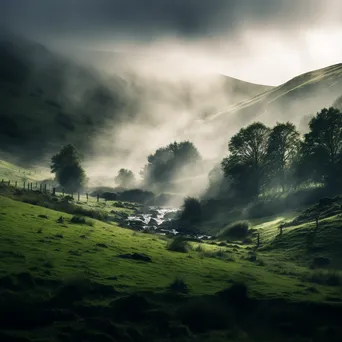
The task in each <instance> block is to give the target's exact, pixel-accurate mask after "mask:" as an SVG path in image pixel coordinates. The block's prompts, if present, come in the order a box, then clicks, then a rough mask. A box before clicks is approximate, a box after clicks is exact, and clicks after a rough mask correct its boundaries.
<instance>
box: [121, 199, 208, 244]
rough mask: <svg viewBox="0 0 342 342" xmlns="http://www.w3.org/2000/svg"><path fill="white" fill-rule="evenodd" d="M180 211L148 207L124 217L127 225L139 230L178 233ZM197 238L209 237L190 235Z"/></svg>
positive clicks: (163, 233) (162, 233) (164, 233)
mask: <svg viewBox="0 0 342 342" xmlns="http://www.w3.org/2000/svg"><path fill="white" fill-rule="evenodd" d="M179 213H180V209H178V208H166V207H154V206H151V207H148V208H146V210H145V211H144V212H141V213H136V214H134V215H130V216H128V217H127V219H126V223H127V226H128V227H130V228H132V229H134V230H139V231H144V230H148V231H154V232H155V233H156V234H160V235H173V236H175V235H180V234H181V233H180V232H179V231H178V230H177V228H178V221H177V216H178V214H179ZM191 237H195V238H197V239H201V240H203V239H210V238H211V237H210V236H207V235H203V234H201V235H195V236H191Z"/></svg>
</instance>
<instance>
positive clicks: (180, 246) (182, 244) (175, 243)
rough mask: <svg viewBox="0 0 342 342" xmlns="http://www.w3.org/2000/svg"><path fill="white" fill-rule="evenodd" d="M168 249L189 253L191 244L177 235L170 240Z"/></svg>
mask: <svg viewBox="0 0 342 342" xmlns="http://www.w3.org/2000/svg"><path fill="white" fill-rule="evenodd" d="M167 249H168V250H169V251H172V252H180V253H187V252H188V251H189V249H190V245H189V243H188V242H187V241H186V240H185V239H184V238H182V237H176V238H175V239H173V240H172V241H170V242H169V244H168V245H167Z"/></svg>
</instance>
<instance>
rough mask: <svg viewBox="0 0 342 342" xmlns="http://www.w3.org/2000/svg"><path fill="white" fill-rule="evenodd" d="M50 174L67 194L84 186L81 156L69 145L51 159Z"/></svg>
mask: <svg viewBox="0 0 342 342" xmlns="http://www.w3.org/2000/svg"><path fill="white" fill-rule="evenodd" d="M51 172H52V173H54V174H55V175H56V179H57V181H58V182H59V184H60V185H61V186H63V187H64V189H65V190H66V191H67V192H76V191H79V190H81V189H82V188H83V187H84V185H85V181H86V175H85V171H84V169H83V168H82V166H81V156H80V154H79V152H78V151H77V150H76V148H75V147H74V146H73V145H71V144H69V145H66V146H64V147H63V148H62V149H61V151H60V152H59V153H58V154H56V155H54V156H53V157H52V158H51Z"/></svg>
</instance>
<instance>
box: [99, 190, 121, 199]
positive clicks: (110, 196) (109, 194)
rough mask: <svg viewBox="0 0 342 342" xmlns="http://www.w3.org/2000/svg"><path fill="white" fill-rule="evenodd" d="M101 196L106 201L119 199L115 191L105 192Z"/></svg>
mask: <svg viewBox="0 0 342 342" xmlns="http://www.w3.org/2000/svg"><path fill="white" fill-rule="evenodd" d="M101 197H102V198H104V199H105V200H106V201H116V200H117V199H118V195H117V194H116V193H115V192H104V193H103V194H102V196H101Z"/></svg>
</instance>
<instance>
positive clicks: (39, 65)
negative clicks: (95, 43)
mask: <svg viewBox="0 0 342 342" xmlns="http://www.w3.org/2000/svg"><path fill="white" fill-rule="evenodd" d="M97 63H98V65H101V60H100V61H97ZM213 78H214V79H215V81H213V82H212V83H210V84H205V82H203V84H202V83H201V84H197V85H196V87H194V85H193V84H192V83H191V82H189V83H188V82H176V83H175V82H166V81H162V80H150V79H146V78H144V77H142V76H141V75H139V74H137V73H134V72H131V73H126V74H121V75H119V74H113V75H112V74H111V75H108V74H107V75H106V74H105V73H104V72H103V70H102V71H101V70H98V68H95V67H94V63H93V66H90V65H87V64H86V63H83V64H81V63H79V62H76V61H75V60H74V59H72V58H66V57H63V56H61V55H59V54H57V53H55V52H52V51H50V50H49V49H47V48H46V47H45V46H43V45H41V44H37V43H34V42H31V41H29V40H27V39H25V38H23V37H20V36H16V35H14V34H12V33H11V32H8V31H5V30H1V31H0V103H1V105H0V121H1V125H0V150H2V152H7V153H10V154H12V155H14V156H19V157H20V158H22V159H23V160H25V161H27V162H30V161H31V160H32V161H36V160H37V159H38V160H39V159H41V158H44V156H45V155H49V154H51V152H55V151H56V150H58V149H59V148H60V146H61V145H62V144H64V143H65V142H71V143H73V144H75V145H76V146H78V147H79V148H80V149H81V150H82V151H83V152H85V151H87V153H88V154H90V153H91V148H92V147H93V140H94V138H95V137H99V136H106V138H104V139H103V140H108V139H107V137H109V138H110V139H111V141H116V140H115V139H116V134H115V129H118V127H120V125H121V124H124V123H125V122H131V121H132V119H133V118H139V120H140V122H141V123H144V124H145V123H146V122H149V124H150V126H151V127H154V126H155V125H156V124H158V123H160V122H164V121H167V120H173V118H172V117H171V116H170V114H171V115H172V116H177V117H178V116H179V115H181V113H188V112H190V111H191V112H192V115H193V118H194V119H196V117H205V116H206V115H208V114H210V113H212V112H213V111H217V110H219V109H220V108H221V107H222V105H223V104H224V105H225V106H226V105H232V104H234V103H236V102H239V101H242V100H245V99H247V98H248V97H250V96H254V95H255V94H258V93H260V92H263V91H265V90H267V89H269V87H265V86H259V85H255V84H251V83H247V82H243V81H239V80H236V79H233V78H229V77H226V76H215V77H213ZM158 106H159V107H160V109H158V108H159V107H158ZM156 108H157V109H156ZM157 110H158V113H157V114H158V115H156V114H154V116H153V118H151V115H150V113H151V112H152V111H153V112H156V111H157ZM169 113H170V114H169ZM190 122H191V120H190ZM111 127H113V130H114V131H113V132H109V133H108V128H111ZM104 130H106V132H105V133H104ZM110 144H111V145H110ZM113 145H115V147H116V148H117V149H118V151H119V153H122V154H125V153H127V148H128V147H127V146H122V145H121V144H115V143H114V144H113V143H108V144H107V145H106V143H104V144H103V148H101V152H102V153H104V154H106V153H107V155H108V153H114V151H113ZM130 147H131V146H130ZM97 148H99V147H98V146H97ZM120 148H121V151H120ZM106 149H110V150H106ZM149 152H150V151H149Z"/></svg>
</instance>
